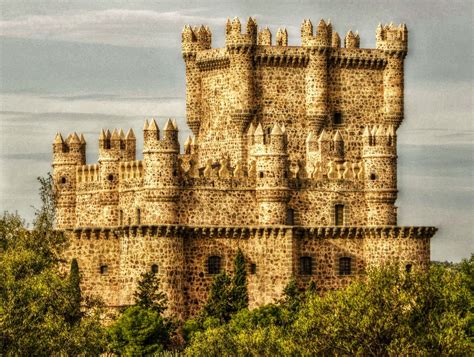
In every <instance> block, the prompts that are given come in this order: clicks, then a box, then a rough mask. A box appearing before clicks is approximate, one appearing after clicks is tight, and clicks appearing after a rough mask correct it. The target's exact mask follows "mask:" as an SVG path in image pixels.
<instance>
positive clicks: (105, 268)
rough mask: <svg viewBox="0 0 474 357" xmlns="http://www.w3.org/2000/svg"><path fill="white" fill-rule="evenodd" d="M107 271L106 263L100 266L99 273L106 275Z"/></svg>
mask: <svg viewBox="0 0 474 357" xmlns="http://www.w3.org/2000/svg"><path fill="white" fill-rule="evenodd" d="M108 272H109V267H108V266H107V265H101V266H100V274H102V275H107V273H108Z"/></svg>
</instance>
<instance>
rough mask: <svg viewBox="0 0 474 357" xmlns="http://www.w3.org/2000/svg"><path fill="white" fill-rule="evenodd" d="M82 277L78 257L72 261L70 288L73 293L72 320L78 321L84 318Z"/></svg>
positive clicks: (71, 293) (72, 321)
mask: <svg viewBox="0 0 474 357" xmlns="http://www.w3.org/2000/svg"><path fill="white" fill-rule="evenodd" d="M80 283H81V278H80V275H79V264H78V263H77V259H76V258H74V259H73V260H72V261H71V270H70V272H69V289H70V295H71V312H70V322H71V323H77V322H79V321H80V320H81V318H82V313H81V300H82V299H81V286H80Z"/></svg>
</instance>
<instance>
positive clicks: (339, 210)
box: [334, 204, 344, 226]
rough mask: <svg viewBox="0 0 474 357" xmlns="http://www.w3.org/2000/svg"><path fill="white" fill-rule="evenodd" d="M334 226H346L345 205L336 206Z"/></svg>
mask: <svg viewBox="0 0 474 357" xmlns="http://www.w3.org/2000/svg"><path fill="white" fill-rule="evenodd" d="M334 216H335V217H334V224H335V225H336V226H342V225H344V205H341V204H337V205H335V206H334Z"/></svg>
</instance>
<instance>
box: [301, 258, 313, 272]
mask: <svg viewBox="0 0 474 357" xmlns="http://www.w3.org/2000/svg"><path fill="white" fill-rule="evenodd" d="M300 271H301V275H311V274H313V258H311V257H301V258H300Z"/></svg>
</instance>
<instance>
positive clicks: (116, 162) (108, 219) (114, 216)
mask: <svg viewBox="0 0 474 357" xmlns="http://www.w3.org/2000/svg"><path fill="white" fill-rule="evenodd" d="M124 154H125V137H124V135H123V132H122V131H117V130H116V129H114V130H113V132H112V134H111V133H110V131H109V130H107V131H104V130H102V131H101V133H100V136H99V181H100V188H101V191H100V204H101V211H102V216H101V217H100V219H99V222H100V224H102V225H104V226H115V225H118V224H119V219H120V218H119V210H118V203H119V192H118V186H119V179H120V177H119V167H120V160H121V159H122V158H123V156H124Z"/></svg>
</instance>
